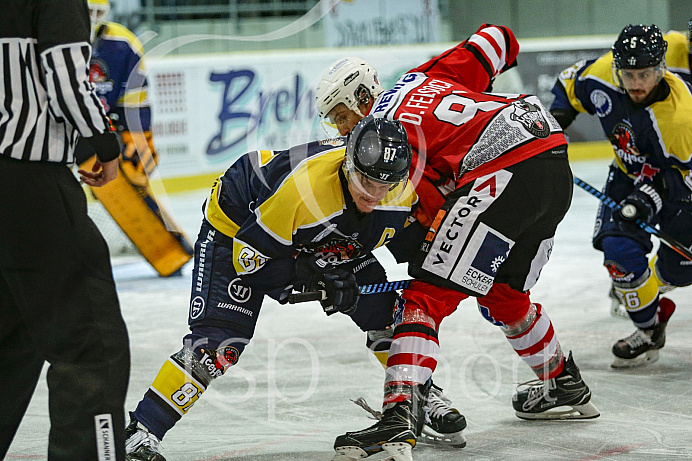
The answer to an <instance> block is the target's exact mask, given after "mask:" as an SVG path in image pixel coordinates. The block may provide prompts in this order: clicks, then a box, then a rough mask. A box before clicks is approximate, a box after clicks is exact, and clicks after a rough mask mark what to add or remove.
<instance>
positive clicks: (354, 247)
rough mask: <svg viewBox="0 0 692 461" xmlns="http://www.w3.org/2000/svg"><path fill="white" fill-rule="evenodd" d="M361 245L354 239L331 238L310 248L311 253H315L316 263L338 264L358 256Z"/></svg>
mask: <svg viewBox="0 0 692 461" xmlns="http://www.w3.org/2000/svg"><path fill="white" fill-rule="evenodd" d="M362 250H363V246H362V245H361V244H360V243H359V242H358V241H357V240H355V239H351V238H333V239H331V240H329V241H328V242H326V243H320V244H319V245H317V246H315V247H313V248H310V249H309V251H310V252H311V253H315V254H316V255H317V259H318V264H319V261H322V262H323V263H325V264H340V263H343V262H346V261H349V260H352V259H355V258H357V257H358V256H360V254H361V252H362Z"/></svg>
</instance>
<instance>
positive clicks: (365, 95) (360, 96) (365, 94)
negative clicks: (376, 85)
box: [353, 85, 372, 117]
mask: <svg viewBox="0 0 692 461" xmlns="http://www.w3.org/2000/svg"><path fill="white" fill-rule="evenodd" d="M353 96H354V97H355V99H356V104H355V105H354V107H353V111H354V112H355V113H356V114H358V115H360V116H361V117H365V114H363V113H361V111H360V108H359V107H358V106H360V105H361V104H362V105H364V106H366V105H367V104H368V103H369V102H370V101H371V99H372V98H371V96H370V92H369V91H368V89H367V88H365V86H363V85H360V86H359V87H358V88H357V89H356V91H355V94H354V95H353Z"/></svg>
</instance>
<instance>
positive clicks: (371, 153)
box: [344, 115, 413, 185]
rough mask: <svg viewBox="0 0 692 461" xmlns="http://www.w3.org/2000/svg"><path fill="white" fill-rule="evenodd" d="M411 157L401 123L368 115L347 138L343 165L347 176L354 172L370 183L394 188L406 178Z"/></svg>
mask: <svg viewBox="0 0 692 461" xmlns="http://www.w3.org/2000/svg"><path fill="white" fill-rule="evenodd" d="M412 158H413V153H412V151H411V146H410V145H409V143H408V136H407V135H406V130H405V129H404V127H403V125H402V124H401V122H399V121H398V120H388V119H385V118H375V117H373V116H372V115H368V116H367V117H365V118H363V119H362V120H360V121H359V122H358V123H357V124H356V126H355V127H354V128H353V131H352V132H351V133H350V134H349V136H348V142H347V144H346V162H344V165H345V168H346V170H347V173H349V174H350V173H352V172H353V170H354V169H355V171H357V172H358V173H360V174H361V175H363V176H365V177H366V178H367V179H369V180H372V181H375V182H378V183H385V184H392V185H396V184H398V183H400V182H402V181H403V182H405V181H406V180H407V179H408V171H409V168H410V167H411V160H412Z"/></svg>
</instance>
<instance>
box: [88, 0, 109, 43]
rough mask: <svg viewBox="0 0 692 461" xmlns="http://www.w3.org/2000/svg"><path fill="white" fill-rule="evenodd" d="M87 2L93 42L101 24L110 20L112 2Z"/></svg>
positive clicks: (101, 0)
mask: <svg viewBox="0 0 692 461" xmlns="http://www.w3.org/2000/svg"><path fill="white" fill-rule="evenodd" d="M87 3H88V5H89V20H90V22H91V41H92V42H93V41H94V39H95V38H96V33H97V32H98V30H99V28H100V27H101V25H102V24H103V23H104V22H106V21H108V15H109V13H110V11H111V4H110V2H109V1H108V0H87Z"/></svg>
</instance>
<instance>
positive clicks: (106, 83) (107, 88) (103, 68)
mask: <svg viewBox="0 0 692 461" xmlns="http://www.w3.org/2000/svg"><path fill="white" fill-rule="evenodd" d="M110 76H111V73H110V70H109V69H108V64H106V61H104V60H103V59H99V58H92V59H91V62H90V63H89V80H90V81H91V82H92V83H93V84H94V88H95V89H96V92H97V93H98V94H106V93H110V92H111V91H113V80H111V78H110Z"/></svg>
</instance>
